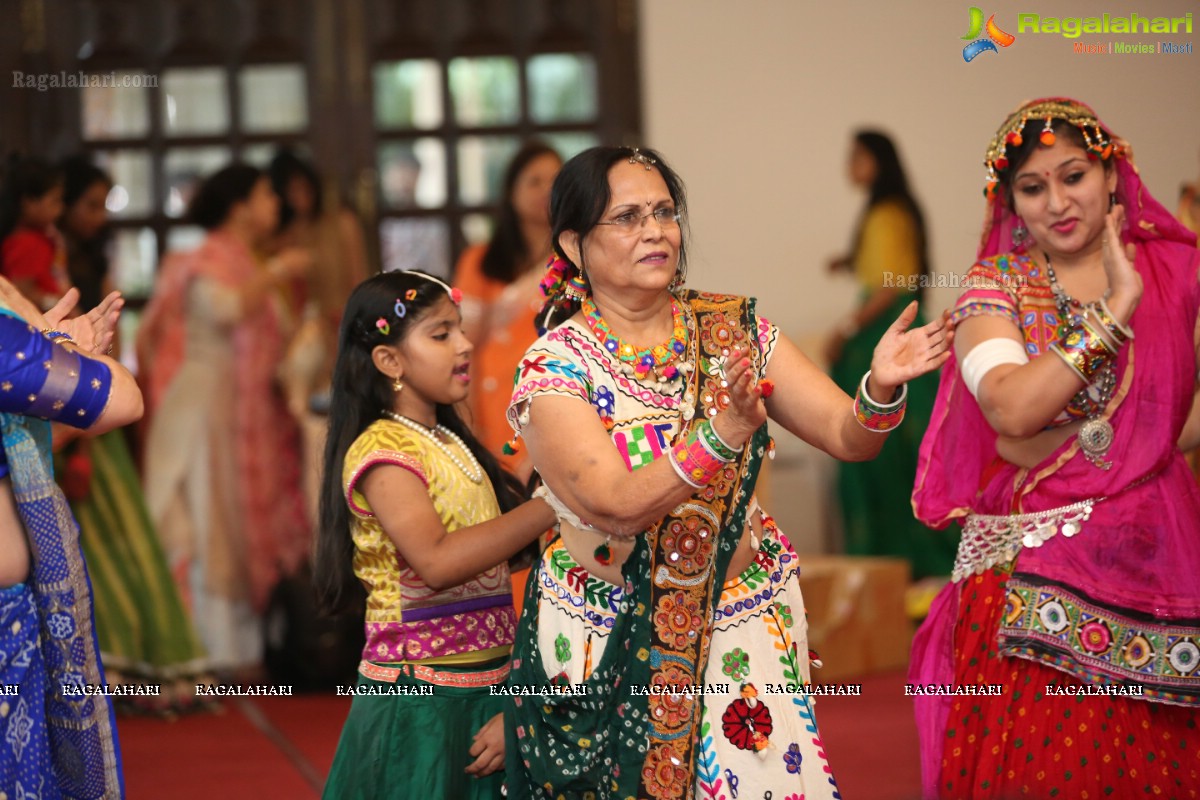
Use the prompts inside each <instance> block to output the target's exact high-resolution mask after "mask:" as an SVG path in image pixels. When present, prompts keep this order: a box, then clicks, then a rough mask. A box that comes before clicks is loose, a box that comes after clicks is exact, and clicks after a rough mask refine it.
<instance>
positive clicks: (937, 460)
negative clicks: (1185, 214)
mask: <svg viewBox="0 0 1200 800" xmlns="http://www.w3.org/2000/svg"><path fill="white" fill-rule="evenodd" d="M986 163H987V165H988V188H987V190H986V194H987V197H988V202H989V204H990V206H989V215H988V224H987V226H986V227H985V229H984V236H983V240H982V243H981V245H980V250H979V259H980V260H979V261H977V262H976V264H975V265H974V267H972V269H971V271H970V273H969V276H970V278H971V281H970V285H971V288H970V289H969V290H968V291H967V292H965V293H964V294H963V295H962V297H961V298H960V299H959V302H958V305H957V308H956V310H955V319H956V320H960V322H959V327H958V331H957V332H958V337H957V340H956V342H955V355H956V358H955V360H954V361H952V362H951V364H950V366H949V367H947V369H946V370H945V371H944V372H943V374H942V382H941V388H940V391H939V396H938V403H937V406H936V407H935V409H934V413H933V419H932V422H931V425H930V428H929V431H928V433H927V434H926V437H925V441H924V443H923V446H922V454H921V463H920V466H919V468H918V471H917V484H916V487H915V490H914V495H913V500H914V505H915V507H916V510H917V514H918V516H919V517H920V518H921V519H922V520H924V521H925V522H926V523H928V524H931V525H935V526H936V525H945V524H946V523H947V522H948V521H949V520H951V519H955V518H958V519H962V520H963V523H964V524H963V539H962V543H961V545H960V548H959V553H958V559H957V561H956V564H955V572H954V578H955V581H954V582H953V583H951V584H950V585H949V586H948V587H947V589H946V591H944V592H943V593H942V595H941V596H939V598H938V600H937V601H935V603H934V607H933V609H932V610H931V613H930V616H929V619H928V620H927V621H926V623H925V625H924V626H923V627H922V629H921V631H920V632H918V635H917V639H916V642H915V644H914V658H913V667H912V672H911V676H912V677H913V678H915V679H916V680H918V681H920V682H923V683H938V684H944V683H952V682H953V683H958V684H1002V685H1003V686H1004V690H1003V692H1002V693H1001V694H1000V695H998V696H986V697H967V698H961V699H955V698H952V697H937V698H935V699H928V700H922V701H920V702H919V703H918V707H917V714H918V726H919V728H920V730H921V734H922V746H923V758H922V761H923V771H924V776H925V787H926V794H927V796H930V797H933V796H942V797H954V798H983V797H989V798H990V797H1001V798H1007V797H1013V796H1016V795H1017V794H1022V795H1032V796H1035V797H1055V796H1064V797H1067V796H1069V797H1085V796H1090V797H1106V796H1112V797H1132V796H1134V795H1135V794H1136V795H1139V796H1140V795H1142V794H1148V793H1150V792H1153V793H1155V794H1163V795H1165V796H1186V795H1182V794H1180V790H1181V789H1182V788H1183V787H1185V786H1190V787H1192V788H1193V789H1194V788H1195V787H1196V785H1197V781H1198V775H1200V732H1198V731H1197V730H1196V716H1195V714H1196V705H1197V703H1200V669H1198V667H1200V647H1198V645H1200V584H1198V583H1197V581H1196V575H1197V574H1200V490H1197V487H1196V483H1195V481H1194V480H1192V477H1191V475H1190V473H1189V472H1188V468H1187V465H1186V463H1185V462H1184V459H1183V456H1182V454H1181V452H1180V445H1184V446H1195V442H1189V441H1186V439H1187V437H1186V436H1185V437H1183V438H1181V432H1183V431H1185V430H1191V431H1194V430H1195V425H1194V420H1193V423H1192V424H1191V425H1186V426H1185V423H1187V420H1188V417H1189V413H1190V414H1191V415H1192V416H1193V417H1194V416H1195V415H1196V414H1197V413H1200V410H1198V409H1197V408H1196V403H1195V394H1196V389H1197V386H1196V367H1197V361H1198V356H1197V343H1198V337H1200V330H1198V329H1197V309H1198V308H1200V285H1198V284H1197V268H1198V266H1200V259H1198V258H1197V251H1196V249H1195V237H1194V236H1193V235H1192V234H1191V233H1189V232H1188V231H1186V230H1185V229H1184V228H1183V227H1182V226H1181V225H1179V223H1177V222H1176V221H1175V220H1174V219H1172V218H1171V215H1170V214H1169V213H1167V211H1166V210H1165V209H1164V208H1163V207H1162V206H1161V205H1159V204H1158V203H1157V202H1156V201H1155V200H1154V198H1153V197H1151V196H1150V193H1149V192H1148V191H1147V190H1146V189H1145V187H1143V186H1142V183H1141V180H1140V179H1139V177H1138V174H1137V172H1136V170H1135V169H1134V167H1133V164H1132V160H1131V153H1130V150H1129V147H1128V145H1127V144H1126V143H1125V142H1123V141H1122V140H1120V139H1118V138H1117V137H1116V136H1115V135H1114V134H1113V133H1112V132H1111V131H1110V130H1109V129H1108V128H1106V127H1105V126H1104V125H1103V124H1102V123H1101V122H1100V121H1099V120H1098V119H1097V118H1096V115H1095V113H1093V111H1092V110H1091V109H1090V108H1088V107H1087V106H1085V105H1083V104H1081V103H1078V102H1075V101H1073V100H1067V99H1060V98H1052V99H1048V100H1038V101H1035V102H1031V103H1028V104H1026V105H1024V106H1022V107H1021V108H1019V109H1017V111H1016V112H1014V113H1013V114H1012V115H1010V116H1009V117H1008V119H1007V120H1005V122H1004V124H1003V125H1002V126H1001V127H1000V130H999V131H998V133H997V134H996V138H995V139H994V140H993V142H992V144H991V147H990V148H989V150H988V154H987V162H986ZM1135 334H1136V339H1135ZM1143 345H1149V346H1143ZM1189 436H1194V434H1189ZM1089 695H1103V696H1089Z"/></svg>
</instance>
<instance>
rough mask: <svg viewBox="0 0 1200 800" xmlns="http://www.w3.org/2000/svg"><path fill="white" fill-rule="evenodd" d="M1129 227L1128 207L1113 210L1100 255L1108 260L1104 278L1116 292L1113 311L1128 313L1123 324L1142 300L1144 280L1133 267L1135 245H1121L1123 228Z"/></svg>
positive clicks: (1106, 220)
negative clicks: (1127, 222) (1127, 224)
mask: <svg viewBox="0 0 1200 800" xmlns="http://www.w3.org/2000/svg"><path fill="white" fill-rule="evenodd" d="M1124 225H1125V206H1122V205H1115V206H1113V207H1112V208H1111V209H1110V210H1109V212H1108V215H1107V216H1106V217H1105V218H1104V233H1103V234H1102V235H1101V237H1100V251H1101V254H1102V256H1103V260H1104V274H1105V276H1106V277H1107V278H1108V288H1109V291H1110V292H1112V295H1111V297H1112V300H1113V309H1114V310H1120V311H1121V312H1124V311H1125V309H1126V307H1128V309H1129V311H1128V313H1127V314H1124V313H1123V314H1122V315H1121V316H1123V317H1124V319H1122V320H1121V321H1122V322H1127V321H1128V318H1129V317H1130V316H1132V315H1133V309H1134V308H1136V307H1137V304H1138V301H1139V300H1141V299H1142V276H1141V275H1139V274H1138V271H1137V270H1136V269H1134V267H1133V259H1134V257H1135V255H1136V248H1134V246H1133V244H1127V245H1124V246H1122V245H1121V228H1122V227H1124Z"/></svg>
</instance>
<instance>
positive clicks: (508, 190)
mask: <svg viewBox="0 0 1200 800" xmlns="http://www.w3.org/2000/svg"><path fill="white" fill-rule="evenodd" d="M542 156H554V157H555V158H556V159H558V160H559V161H560V162H561V161H562V157H561V156H559V154H558V151H557V150H555V149H554V148H553V147H551V146H550V145H548V144H546V143H545V142H541V141H537V140H534V141H530V142H526V143H525V144H524V145H523V146H522V147H521V149H520V150H518V151H517V154H516V155H515V156H513V157H512V160H511V161H509V162H508V169H506V170H505V172H504V184H503V187H502V194H501V200H500V209H499V211H498V212H497V214H496V229H495V231H494V232H493V233H492V240H491V241H490V242H489V243H488V248H487V251H486V252H485V253H484V254H483V263H482V265H481V267H482V270H483V274H484V275H486V276H487V277H489V278H491V279H492V280H497V281H502V282H504V283H512V282H513V281H514V280H516V279H517V277H518V275H517V271H518V270H519V269H520V268H521V267H522V266H524V264H525V262H526V261H528V260H529V258H530V256H531V255H534V254H531V253H530V252H529V247H528V245H527V243H526V242H525V237H524V236H523V235H522V233H521V219H520V217H518V216H517V209H516V206H514V205H513V188H514V187H515V186H516V185H517V179H518V178H520V177H521V173H522V172H524V171H525V168H526V167H527V166H529V164H530V163H531V162H533V161H534V160H536V159H538V158H541V157H542Z"/></svg>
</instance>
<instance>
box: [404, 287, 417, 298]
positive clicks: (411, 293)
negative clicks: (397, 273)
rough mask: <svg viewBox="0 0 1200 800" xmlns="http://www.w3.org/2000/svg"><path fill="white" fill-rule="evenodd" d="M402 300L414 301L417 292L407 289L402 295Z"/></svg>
mask: <svg viewBox="0 0 1200 800" xmlns="http://www.w3.org/2000/svg"><path fill="white" fill-rule="evenodd" d="M404 299H405V300H416V299H417V290H416V289H409V290H408V291H407V292H405V293H404Z"/></svg>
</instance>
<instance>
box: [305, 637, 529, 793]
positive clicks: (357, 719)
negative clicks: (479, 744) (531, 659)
mask: <svg viewBox="0 0 1200 800" xmlns="http://www.w3.org/2000/svg"><path fill="white" fill-rule="evenodd" d="M505 660H506V659H500V660H498V661H490V662H488V663H486V664H481V665H478V666H473V667H444V666H439V667H437V669H438V670H439V671H443V672H458V673H469V672H482V671H484V670H486V669H495V668H496V667H497V666H498V665H501V664H503V663H504V662H505ZM358 686H359V687H360V688H359V691H360V692H361V691H364V689H363V688H362V687H376V688H375V691H387V690H388V689H390V688H392V687H426V688H425V689H424V691H427V692H429V694H422V695H407V694H398V695H387V694H372V695H365V694H358V695H356V696H355V697H354V700H353V701H352V702H351V704H350V714H349V715H348V716H347V717H346V724H345V726H344V727H343V728H342V737H341V739H340V740H339V741H338V747H337V753H336V754H335V755H334V758H333V767H332V768H330V770H329V779H328V780H327V781H326V782H325V792H324V794H322V795H321V796H322V798H324V800H412V799H413V798H422V799H423V800H439V799H440V798H445V800H494V799H495V798H500V797H502V795H501V787H502V786H503V784H504V770H503V769H501V770H499V771H497V772H494V773H492V774H491V775H488V776H486V777H482V778H475V777H473V776H471V775H468V774H467V773H466V772H465V771H464V770H466V768H467V766H469V765H470V764H471V762H472V761H474V760H475V759H474V758H472V757H471V756H470V754H469V753H468V751H469V750H470V749H471V745H472V744H473V737H474V736H475V732H476V731H478V730H479V729H480V728H481V727H483V725H484V723H486V722H487V721H488V720H490V719H491V718H492V717H494V716H496V715H497V714H500V713H502V712H503V711H504V699H505V698H504V697H503V696H499V695H496V696H493V695H491V693H490V688H491V687H489V686H482V687H459V686H434V685H433V684H430V683H427V682H425V681H423V680H420V679H418V678H413V677H409V676H408V675H404V674H402V675H401V676H400V677H398V678H397V679H396V682H395V683H386V682H383V681H376V680H372V679H370V678H367V677H365V676H363V675H359V676H358ZM367 691H370V690H369V689H368V690H367Z"/></svg>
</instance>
